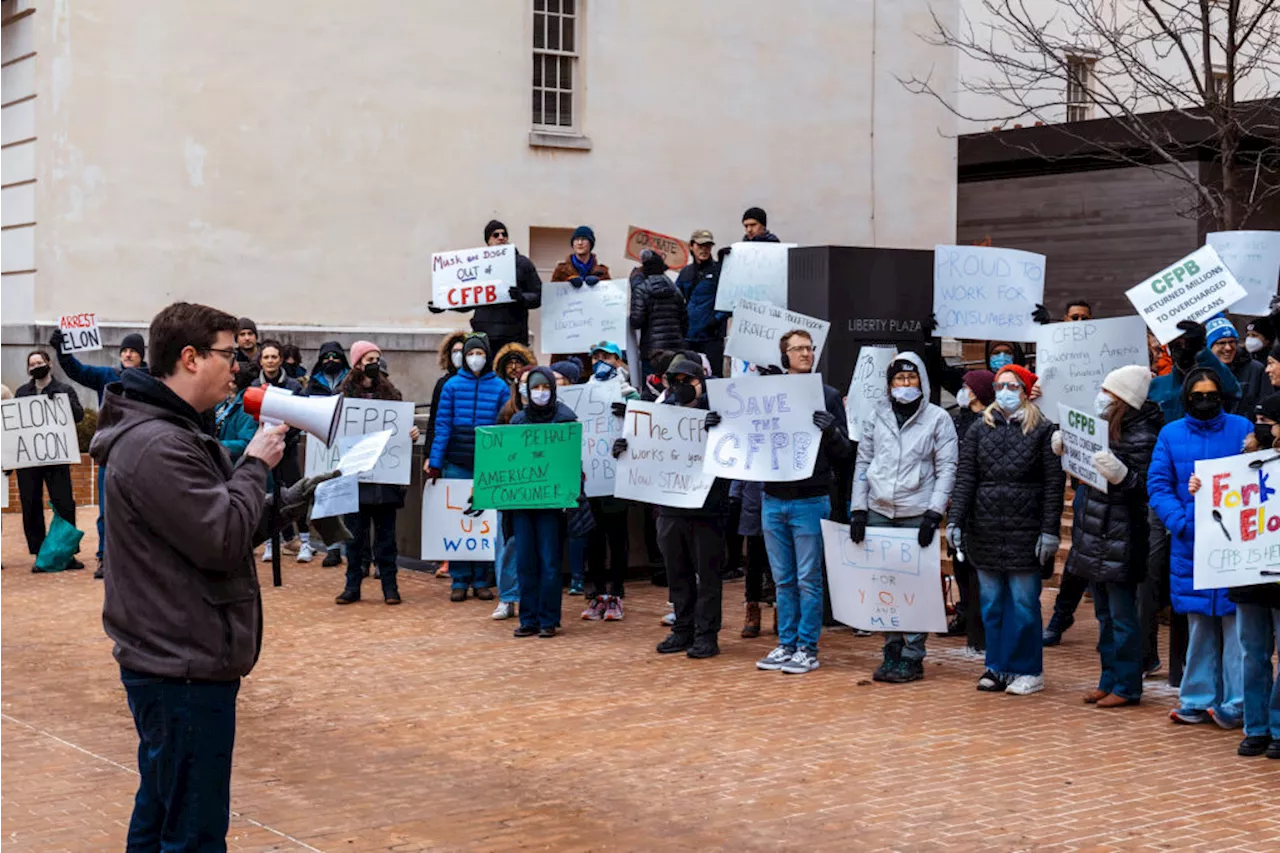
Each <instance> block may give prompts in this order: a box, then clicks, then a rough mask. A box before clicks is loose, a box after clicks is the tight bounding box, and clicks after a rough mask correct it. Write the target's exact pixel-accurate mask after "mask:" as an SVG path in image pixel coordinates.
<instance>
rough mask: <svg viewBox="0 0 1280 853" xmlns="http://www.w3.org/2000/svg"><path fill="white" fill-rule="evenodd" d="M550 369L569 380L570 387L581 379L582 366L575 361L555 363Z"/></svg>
mask: <svg viewBox="0 0 1280 853" xmlns="http://www.w3.org/2000/svg"><path fill="white" fill-rule="evenodd" d="M551 369H552V370H554V371H555V372H556V373H559V374H560V375H561V376H563V377H564V378H565V379H567V380H569V384H570V385H577V384H578V380H579V379H581V378H582V365H580V364H578V362H576V361H557V362H554V363H553V364H552V365H551Z"/></svg>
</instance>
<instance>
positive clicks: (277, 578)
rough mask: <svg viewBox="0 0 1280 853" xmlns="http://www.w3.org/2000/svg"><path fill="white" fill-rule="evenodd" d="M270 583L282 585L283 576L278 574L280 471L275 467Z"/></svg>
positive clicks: (272, 482)
mask: <svg viewBox="0 0 1280 853" xmlns="http://www.w3.org/2000/svg"><path fill="white" fill-rule="evenodd" d="M271 496H272V501H271V520H270V522H269V523H270V524H271V585H272V586H283V585H284V578H283V577H281V575H280V544H281V543H280V471H279V469H278V468H277V469H276V470H275V471H273V472H272V477H271Z"/></svg>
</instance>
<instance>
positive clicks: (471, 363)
mask: <svg viewBox="0 0 1280 853" xmlns="http://www.w3.org/2000/svg"><path fill="white" fill-rule="evenodd" d="M486 361H488V359H487V358H485V356H484V353H479V352H478V353H475V354H474V355H469V356H467V370H470V371H471V372H472V373H479V372H480V371H481V370H484V363H485V362H486Z"/></svg>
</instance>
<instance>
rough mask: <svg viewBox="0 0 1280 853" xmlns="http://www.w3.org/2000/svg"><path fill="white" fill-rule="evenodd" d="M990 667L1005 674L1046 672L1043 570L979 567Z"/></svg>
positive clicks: (983, 622)
mask: <svg viewBox="0 0 1280 853" xmlns="http://www.w3.org/2000/svg"><path fill="white" fill-rule="evenodd" d="M978 597H979V598H980V599H981V607H982V626H983V628H985V629H986V632H987V669H989V670H991V671H992V672H994V673H996V674H997V675H1003V676H1017V675H1041V674H1042V673H1043V672H1044V644H1043V641H1042V640H1041V637H1040V635H1041V631H1042V630H1043V623H1042V621H1041V618H1040V573H1039V572H990V571H987V570H986V569H978Z"/></svg>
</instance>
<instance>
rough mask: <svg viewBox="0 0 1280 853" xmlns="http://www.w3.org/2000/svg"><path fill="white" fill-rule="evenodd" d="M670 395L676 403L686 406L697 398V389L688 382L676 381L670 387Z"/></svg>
mask: <svg viewBox="0 0 1280 853" xmlns="http://www.w3.org/2000/svg"><path fill="white" fill-rule="evenodd" d="M670 393H671V396H673V397H675V400H676V402H677V403H679V404H680V405H682V406H687V405H689V404H690V403H692V402H693V401H694V400H696V399H698V389H697V388H695V387H694V386H693V385H692V384H690V383H688V382H678V383H676V384H675V385H672V386H671V388H670Z"/></svg>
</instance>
